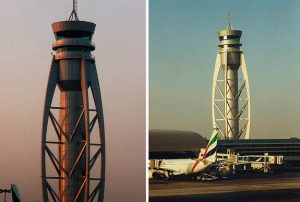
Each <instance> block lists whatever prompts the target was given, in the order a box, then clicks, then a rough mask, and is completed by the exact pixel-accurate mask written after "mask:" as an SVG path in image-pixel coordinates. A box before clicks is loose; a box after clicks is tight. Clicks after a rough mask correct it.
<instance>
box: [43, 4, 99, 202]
mask: <svg viewBox="0 0 300 202" xmlns="http://www.w3.org/2000/svg"><path fill="white" fill-rule="evenodd" d="M73 12H75V11H74V10H73V11H72V14H71V16H72V15H74V14H73ZM75 14H76V12H75ZM71 16H70V17H71ZM95 27H96V25H95V24H94V23H92V22H86V21H79V20H78V17H77V14H76V18H75V20H74V21H72V20H69V21H60V22H55V23H53V24H52V29H53V32H54V35H55V39H56V42H55V43H54V44H53V46H52V49H53V50H54V51H56V53H55V55H53V58H52V64H51V68H50V74H49V79H48V85H47V91H46V98H45V106H44V116H43V129H42V187H43V199H44V200H43V201H45V202H48V201H64V202H69V201H84V202H88V201H94V200H95V201H103V197H104V180H105V178H104V176H105V131H104V118H103V109H102V100H101V94H100V86H99V81H98V74H97V69H96V65H95V58H94V57H93V55H92V54H91V52H92V51H93V50H95V45H94V44H93V42H92V37H93V34H94V31H95ZM56 87H58V88H57V89H58V90H57V91H58V92H57V93H58V94H59V97H60V104H59V106H53V104H52V101H53V97H54V94H55V92H56ZM89 95H91V96H89ZM92 102H93V103H94V108H91V107H90V106H92V105H91V103H92ZM49 120H50V121H49ZM48 122H49V124H48ZM96 123H98V127H99V132H97V131H96V133H97V134H96V137H91V135H92V134H93V135H95V134H94V133H92V131H93V129H94V126H95V125H96ZM50 128H51V129H52V131H53V132H52V133H51V129H50ZM92 141H93V142H92ZM95 175H96V176H95ZM49 198H50V199H52V200H49Z"/></svg>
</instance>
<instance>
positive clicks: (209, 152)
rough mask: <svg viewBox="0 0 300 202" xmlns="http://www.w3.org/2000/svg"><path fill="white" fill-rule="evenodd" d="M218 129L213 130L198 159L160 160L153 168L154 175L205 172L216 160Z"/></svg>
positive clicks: (167, 175) (169, 175) (166, 175)
mask: <svg viewBox="0 0 300 202" xmlns="http://www.w3.org/2000/svg"><path fill="white" fill-rule="evenodd" d="M217 142H218V131H217V130H215V131H213V133H212V135H211V138H210V140H209V142H208V144H207V146H206V149H205V152H204V154H203V155H201V153H200V154H199V157H198V159H166V160H161V161H160V162H159V166H158V167H154V168H153V170H152V176H153V177H158V176H164V177H167V178H169V177H171V176H177V175H196V174H199V173H201V172H203V171H204V170H205V169H207V168H208V167H210V166H211V165H212V164H214V163H215V161H216V154H217V151H216V148H217Z"/></svg>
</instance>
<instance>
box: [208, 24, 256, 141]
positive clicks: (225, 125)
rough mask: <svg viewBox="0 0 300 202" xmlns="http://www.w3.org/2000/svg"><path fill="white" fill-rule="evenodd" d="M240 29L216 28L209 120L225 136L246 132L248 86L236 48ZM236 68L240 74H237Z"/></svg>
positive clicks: (246, 133) (247, 129) (245, 73)
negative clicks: (217, 48)
mask: <svg viewBox="0 0 300 202" xmlns="http://www.w3.org/2000/svg"><path fill="white" fill-rule="evenodd" d="M241 34H242V31H240V30H232V28H231V25H230V22H229V24H228V27H227V29H225V30H221V31H219V32H218V35H219V39H220V43H219V47H220V49H219V51H218V53H217V58H216V63H215V68H214V76H213V85H212V122H213V128H218V129H219V131H220V133H221V134H222V135H223V137H224V138H225V139H239V138H240V137H241V136H242V134H245V138H246V139H249V134H250V121H251V119H250V117H251V116H250V115H251V111H250V106H251V105H250V87H249V78H248V73H247V67H246V62H245V56H244V53H243V52H242V51H241V50H240V46H241V45H242V44H241V43H240V37H241ZM239 71H241V72H240V73H242V75H241V76H242V78H241V79H240V78H239ZM240 126H241V127H240Z"/></svg>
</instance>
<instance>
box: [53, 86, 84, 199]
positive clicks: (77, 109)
mask: <svg viewBox="0 0 300 202" xmlns="http://www.w3.org/2000/svg"><path fill="white" fill-rule="evenodd" d="M60 106H61V107H62V108H63V110H60V112H59V123H60V125H61V126H62V132H63V133H65V134H66V136H67V137H68V139H70V138H71V137H72V133H73V130H74V128H76V125H77V124H78V126H77V131H76V132H75V133H74V136H73V138H72V141H68V139H67V138H66V137H65V136H62V137H61V138H62V139H61V140H62V142H65V143H64V144H62V145H60V148H59V151H60V152H59V160H60V163H61V165H62V167H63V168H64V170H69V171H71V170H72V167H73V165H75V164H76V160H77V159H76V158H77V157H78V156H79V155H80V150H81V148H82V145H83V144H84V142H85V132H84V122H83V121H80V122H79V123H77V121H78V120H79V118H80V115H81V112H82V107H83V97H82V93H81V92H80V91H62V92H61V95H60ZM85 160H86V156H85V155H83V156H82V157H81V158H80V159H79V160H78V164H77V169H75V170H74V172H73V174H72V176H71V177H69V176H67V174H66V172H65V171H64V170H63V169H61V170H60V175H61V177H62V179H61V181H60V192H61V193H60V194H61V200H62V201H71V200H70V199H74V198H75V197H76V194H77V191H78V190H79V189H80V185H81V184H82V183H83V180H84V179H83V178H81V176H82V173H85V170H86V168H85ZM83 199H84V195H83V193H81V194H80V195H79V197H78V201H83Z"/></svg>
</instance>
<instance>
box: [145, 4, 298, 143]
mask: <svg viewBox="0 0 300 202" xmlns="http://www.w3.org/2000/svg"><path fill="white" fill-rule="evenodd" d="M228 11H231V19H232V20H231V21H232V26H233V28H234V29H239V30H242V31H243V35H242V39H241V41H242V43H243V46H242V50H243V51H244V53H245V57H246V63H247V67H248V74H249V78H250V88H251V96H252V106H251V107H252V126H251V134H250V136H251V137H252V138H288V137H300V133H299V132H300V124H299V122H300V108H299V103H300V89H299V86H300V77H299V75H300V64H299V53H300V1H296V0H289V1H284V0H264V1H261V0H251V1H250V0H247V1H240V0H212V1H199V0H164V1H160V0H150V1H149V16H150V17H149V83H150V84H149V105H150V107H149V116H150V117H149V121H150V124H149V127H150V129H151V128H160V129H178V130H192V131H196V132H199V133H200V134H202V135H204V136H206V137H209V133H210V132H211V129H212V121H211V86H212V77H213V68H214V63H215V58H216V53H217V50H218V47H217V44H218V37H217V31H219V30H221V29H224V28H225V27H226V25H227V13H228Z"/></svg>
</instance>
